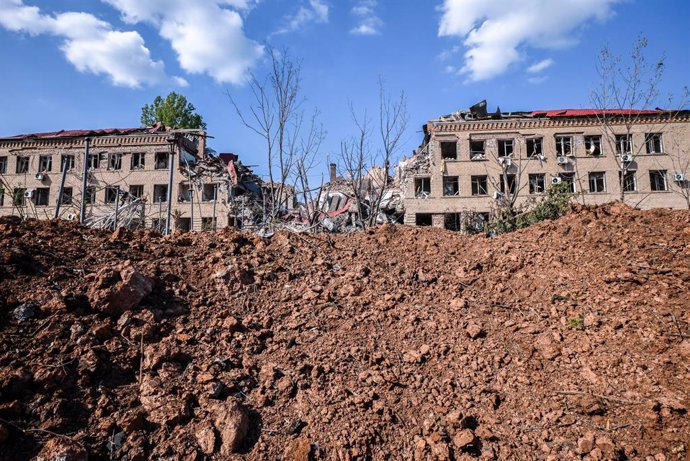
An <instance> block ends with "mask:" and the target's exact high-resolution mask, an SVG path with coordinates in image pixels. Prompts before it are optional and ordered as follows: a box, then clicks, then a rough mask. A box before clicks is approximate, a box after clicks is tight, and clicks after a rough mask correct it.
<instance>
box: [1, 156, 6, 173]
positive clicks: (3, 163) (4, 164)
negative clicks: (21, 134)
mask: <svg viewBox="0 0 690 461" xmlns="http://www.w3.org/2000/svg"><path fill="white" fill-rule="evenodd" d="M0 174H7V157H5V156H3V157H0Z"/></svg>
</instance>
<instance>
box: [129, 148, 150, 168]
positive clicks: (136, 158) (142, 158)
mask: <svg viewBox="0 0 690 461" xmlns="http://www.w3.org/2000/svg"><path fill="white" fill-rule="evenodd" d="M145 166H146V154H145V153H143V152H133V153H132V164H131V167H130V169H132V170H143V169H144V167H145Z"/></svg>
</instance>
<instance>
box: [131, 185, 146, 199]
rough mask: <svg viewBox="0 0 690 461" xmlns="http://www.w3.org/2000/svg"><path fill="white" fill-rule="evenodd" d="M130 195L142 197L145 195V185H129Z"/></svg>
mask: <svg viewBox="0 0 690 461" xmlns="http://www.w3.org/2000/svg"><path fill="white" fill-rule="evenodd" d="M129 195H130V196H131V197H132V198H135V199H137V198H142V197H143V196H144V186H138V185H137V186H129Z"/></svg>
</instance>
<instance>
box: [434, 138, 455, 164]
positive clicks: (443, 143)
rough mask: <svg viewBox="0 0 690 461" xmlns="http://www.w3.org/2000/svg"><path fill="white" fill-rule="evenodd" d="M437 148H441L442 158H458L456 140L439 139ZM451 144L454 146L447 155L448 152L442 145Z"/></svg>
mask: <svg viewBox="0 0 690 461" xmlns="http://www.w3.org/2000/svg"><path fill="white" fill-rule="evenodd" d="M438 145H439V149H440V150H441V159H442V160H457V159H458V142H457V141H439V142H438ZM449 145H452V146H454V147H453V149H452V151H453V152H452V156H450V155H448V153H447V152H446V151H445V149H444V146H449Z"/></svg>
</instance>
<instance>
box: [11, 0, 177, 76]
mask: <svg viewBox="0 0 690 461" xmlns="http://www.w3.org/2000/svg"><path fill="white" fill-rule="evenodd" d="M0 26H2V27H4V28H5V29H8V30H10V31H13V32H23V33H28V34H30V35H41V34H48V35H54V36H57V37H60V38H62V39H63V40H64V41H63V42H62V44H61V45H60V49H61V50H62V52H63V53H64V54H65V57H66V58H67V60H68V61H69V62H70V63H72V65H74V66H75V67H76V68H77V70H78V71H79V72H89V73H92V74H96V75H102V74H105V75H107V76H108V77H110V79H111V80H112V82H113V83H114V84H115V85H118V86H126V87H132V88H136V87H139V86H141V85H143V84H148V85H153V84H158V83H173V82H178V83H180V82H179V80H177V79H179V78H176V79H170V78H168V77H167V76H166V75H165V70H164V64H163V62H161V61H154V60H153V59H151V53H150V52H149V50H148V48H146V46H145V44H144V39H143V38H142V37H141V35H139V33H138V32H134V31H129V32H121V31H116V30H113V28H112V26H111V25H110V24H109V23H107V22H105V21H102V20H100V19H98V18H96V17H95V16H93V15H91V14H87V13H74V12H71V13H60V14H56V15H53V16H50V15H45V14H42V13H41V10H40V9H39V8H37V7H35V6H26V5H24V4H23V1H22V0H0Z"/></svg>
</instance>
